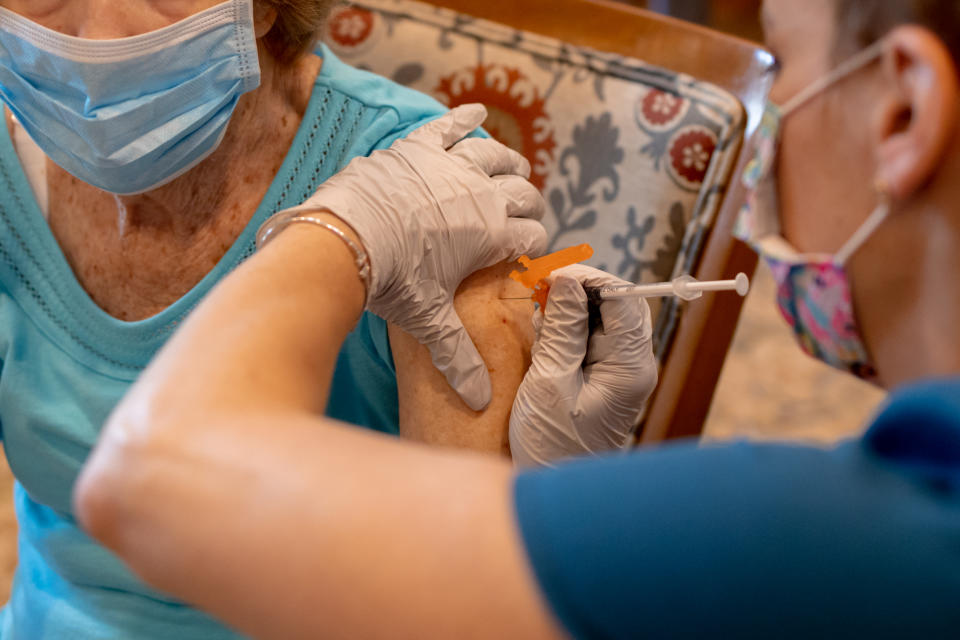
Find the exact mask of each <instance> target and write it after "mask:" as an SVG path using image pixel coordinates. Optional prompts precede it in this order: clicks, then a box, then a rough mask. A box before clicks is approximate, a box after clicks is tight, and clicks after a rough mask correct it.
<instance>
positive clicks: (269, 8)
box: [253, 1, 277, 40]
mask: <svg viewBox="0 0 960 640" xmlns="http://www.w3.org/2000/svg"><path fill="white" fill-rule="evenodd" d="M276 21H277V8H276V7H274V6H273V5H271V4H268V3H266V2H262V1H260V2H254V3H253V31H254V34H255V35H256V37H257V40H259V39H260V38H262V37H263V36H265V35H267V34H268V33H270V29H273V25H274V23H275V22H276Z"/></svg>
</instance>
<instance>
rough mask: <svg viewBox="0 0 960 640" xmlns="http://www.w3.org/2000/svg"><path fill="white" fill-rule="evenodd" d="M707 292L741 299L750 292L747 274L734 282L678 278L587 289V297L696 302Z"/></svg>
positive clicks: (601, 299) (595, 298) (691, 277)
mask: <svg viewBox="0 0 960 640" xmlns="http://www.w3.org/2000/svg"><path fill="white" fill-rule="evenodd" d="M709 291H736V292H737V293H738V294H740V296H741V297H743V296H745V295H747V293H748V292H749V291H750V279H749V278H748V277H747V274H745V273H741V274H739V275H737V277H736V279H735V280H714V281H710V282H700V281H698V280H697V279H696V278H694V277H693V276H680V277H679V278H677V279H676V280H674V281H673V282H661V283H659V284H638V285H623V286H620V287H587V296H588V297H589V298H590V299H591V300H592V301H595V302H596V301H603V300H618V299H623V298H669V297H671V296H675V297H677V298H680V299H681V300H688V301H689V300H696V299H698V298H701V297H703V294H704V293H706V292H709Z"/></svg>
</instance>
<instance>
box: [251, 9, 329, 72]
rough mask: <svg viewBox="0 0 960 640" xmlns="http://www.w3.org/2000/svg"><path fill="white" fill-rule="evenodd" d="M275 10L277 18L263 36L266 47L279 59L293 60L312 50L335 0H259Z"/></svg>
mask: <svg viewBox="0 0 960 640" xmlns="http://www.w3.org/2000/svg"><path fill="white" fill-rule="evenodd" d="M258 1H260V2H263V3H265V4H267V5H269V6H271V7H273V8H274V9H276V10H277V20H276V22H274V24H273V28H272V29H270V31H269V32H268V33H267V35H266V36H265V37H264V45H265V46H266V47H267V50H268V51H269V52H270V53H271V54H272V55H273V56H274V57H275V58H276V59H277V60H279V61H280V62H284V63H286V62H292V61H293V60H296V59H297V58H299V57H300V56H302V55H303V54H305V53H308V52H309V51H311V50H312V49H313V47H314V45H316V43H317V40H319V38H320V30H321V29H322V28H323V23H324V21H325V20H326V19H327V14H328V13H330V9H331V8H332V7H333V5H334V4H336V2H337V0H258Z"/></svg>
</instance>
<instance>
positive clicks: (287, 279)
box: [119, 223, 364, 419]
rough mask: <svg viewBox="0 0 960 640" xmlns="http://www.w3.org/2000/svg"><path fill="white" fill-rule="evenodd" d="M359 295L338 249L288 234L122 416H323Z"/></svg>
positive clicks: (197, 319) (204, 312)
mask: <svg viewBox="0 0 960 640" xmlns="http://www.w3.org/2000/svg"><path fill="white" fill-rule="evenodd" d="M340 226H343V225H342V223H341V225H340ZM363 295H364V292H363V287H362V283H361V281H360V279H359V277H358V275H357V270H356V267H355V265H354V258H353V254H352V253H351V252H350V250H349V249H348V248H347V247H346V245H345V244H344V243H343V241H342V240H340V239H339V238H337V237H336V236H334V235H333V234H332V233H330V232H329V231H327V230H325V229H321V228H318V227H315V226H311V225H294V226H292V227H290V228H289V229H288V230H287V231H286V232H284V233H283V234H281V235H280V236H279V237H278V238H277V239H276V240H275V241H273V242H272V243H270V244H269V245H268V246H267V247H266V248H265V249H263V250H262V251H261V252H259V253H258V254H256V255H255V256H254V257H252V258H251V259H250V260H249V261H247V262H246V263H245V264H243V265H241V266H240V267H239V268H238V269H237V270H236V271H235V272H234V273H232V274H231V275H229V276H228V277H227V278H226V279H225V280H224V281H223V282H222V283H221V284H220V285H218V287H217V288H216V289H214V291H213V292H212V293H211V294H210V296H209V297H208V298H207V299H205V300H204V302H203V303H202V304H201V305H200V306H199V307H198V308H197V309H196V310H195V311H194V312H193V313H192V314H191V316H190V317H189V319H188V321H187V322H186V323H185V324H184V326H183V327H182V328H181V329H180V330H179V331H178V332H177V333H176V334H175V335H174V336H173V337H172V338H171V340H170V342H169V343H168V344H167V346H166V347H165V348H164V350H163V351H162V352H161V353H160V355H159V356H158V357H157V358H156V360H155V361H154V362H153V363H151V365H150V366H149V367H148V368H147V369H146V371H145V372H144V373H143V375H142V376H141V378H140V380H138V382H137V384H136V385H135V387H134V389H133V391H132V392H131V393H130V394H129V395H128V396H127V398H126V399H125V400H124V401H123V403H121V405H120V408H119V410H120V411H132V410H136V411H138V412H139V411H142V410H144V409H147V410H149V411H150V412H155V411H170V412H173V413H179V412H184V411H188V412H190V413H191V414H193V413H196V412H198V411H199V412H203V411H207V410H209V411H220V410H223V409H230V410H250V411H257V410H261V409H271V408H277V409H292V408H298V409H303V410H307V411H311V412H314V413H320V412H322V411H323V409H324V408H325V406H326V401H327V395H328V393H329V386H330V380H331V378H332V375H333V369H334V366H335V364H336V359H337V355H338V353H339V350H340V346H341V344H342V342H343V340H344V339H345V338H346V336H347V334H348V333H349V332H350V330H351V329H352V328H353V326H354V325H355V324H356V322H357V319H358V318H359V316H360V313H361V312H362V306H363ZM154 417H155V418H157V419H161V418H164V419H165V416H162V415H156V416H154Z"/></svg>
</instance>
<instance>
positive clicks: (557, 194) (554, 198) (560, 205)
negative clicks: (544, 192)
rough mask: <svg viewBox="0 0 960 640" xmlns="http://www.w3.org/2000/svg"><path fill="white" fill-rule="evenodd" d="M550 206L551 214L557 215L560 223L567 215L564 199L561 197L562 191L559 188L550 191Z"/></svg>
mask: <svg viewBox="0 0 960 640" xmlns="http://www.w3.org/2000/svg"><path fill="white" fill-rule="evenodd" d="M550 207H551V208H552V209H553V214H554V215H555V216H556V217H557V220H558V221H560V222H561V223H562V222H563V221H564V220H565V219H566V217H567V211H566V210H565V208H566V199H565V198H564V197H563V191H561V190H560V189H553V190H551V191H550Z"/></svg>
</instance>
